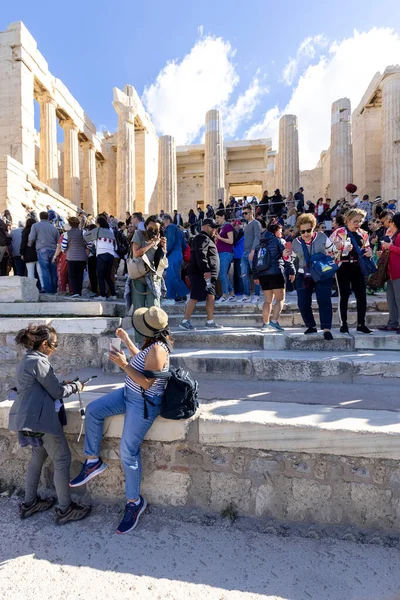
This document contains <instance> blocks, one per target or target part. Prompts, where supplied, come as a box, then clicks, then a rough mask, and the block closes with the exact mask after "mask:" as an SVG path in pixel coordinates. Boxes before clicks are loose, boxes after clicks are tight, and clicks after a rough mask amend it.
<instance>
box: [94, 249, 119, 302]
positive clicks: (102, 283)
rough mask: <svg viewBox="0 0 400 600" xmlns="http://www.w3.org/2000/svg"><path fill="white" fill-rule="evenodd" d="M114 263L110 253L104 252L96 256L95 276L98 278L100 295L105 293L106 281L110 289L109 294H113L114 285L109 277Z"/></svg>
mask: <svg viewBox="0 0 400 600" xmlns="http://www.w3.org/2000/svg"><path fill="white" fill-rule="evenodd" d="M113 264H114V257H113V255H112V254H109V253H108V252H106V253H105V254H99V255H98V256H97V277H98V280H99V290H100V296H105V295H106V283H107V285H108V288H109V290H110V296H115V285H114V282H113V280H112V277H111V272H112V268H113Z"/></svg>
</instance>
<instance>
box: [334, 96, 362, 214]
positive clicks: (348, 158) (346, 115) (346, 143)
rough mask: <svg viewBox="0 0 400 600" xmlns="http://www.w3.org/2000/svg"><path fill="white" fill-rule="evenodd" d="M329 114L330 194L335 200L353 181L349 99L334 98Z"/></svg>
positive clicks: (344, 193)
mask: <svg viewBox="0 0 400 600" xmlns="http://www.w3.org/2000/svg"><path fill="white" fill-rule="evenodd" d="M331 115H332V116H331V151H330V159H331V164H330V180H331V181H330V195H331V198H332V201H333V202H336V201H337V200H339V198H344V197H345V195H346V189H345V188H346V185H347V184H348V183H353V148H352V145H351V104H350V100H349V99H348V98H340V100H336V102H334V103H333V104H332V113H331ZM354 183H356V184H357V182H354Z"/></svg>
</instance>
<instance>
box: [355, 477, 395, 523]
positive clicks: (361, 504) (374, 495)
mask: <svg viewBox="0 0 400 600" xmlns="http://www.w3.org/2000/svg"><path fill="white" fill-rule="evenodd" d="M350 485H351V500H352V504H353V506H354V510H355V511H356V512H357V513H358V515H357V521H355V519H352V522H356V523H357V525H361V526H364V527H374V528H375V527H377V528H381V527H388V526H389V525H390V524H391V523H390V518H389V514H390V513H391V509H390V504H391V499H392V492H391V491H390V490H383V489H380V488H378V487H375V486H373V485H369V484H364V483H352V484H350Z"/></svg>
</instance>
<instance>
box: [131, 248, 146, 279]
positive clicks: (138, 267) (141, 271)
mask: <svg viewBox="0 0 400 600" xmlns="http://www.w3.org/2000/svg"><path fill="white" fill-rule="evenodd" d="M145 256H146V255H145V254H144V255H143V256H141V257H139V258H133V257H130V258H128V260H127V261H126V268H127V271H128V276H129V278H130V279H133V280H135V279H140V278H141V277H144V276H145V275H146V274H147V273H148V272H149V270H150V267H149V265H148V264H147V263H146V262H145V261H144V257H145ZM146 258H147V256H146ZM147 260H149V259H148V258H147Z"/></svg>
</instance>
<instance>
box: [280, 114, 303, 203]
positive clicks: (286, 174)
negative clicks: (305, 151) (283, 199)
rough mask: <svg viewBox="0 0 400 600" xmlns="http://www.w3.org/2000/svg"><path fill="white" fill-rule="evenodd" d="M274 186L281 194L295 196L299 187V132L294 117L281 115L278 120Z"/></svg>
mask: <svg viewBox="0 0 400 600" xmlns="http://www.w3.org/2000/svg"><path fill="white" fill-rule="evenodd" d="M277 171H278V172H277V175H278V176H277V177H276V178H275V185H276V186H277V187H278V188H279V189H280V191H281V194H282V195H285V196H287V195H288V194H289V192H293V194H295V193H296V192H297V190H298V189H299V185H300V168H299V132H298V123H297V117H296V115H283V117H281V118H280V120H279V154H278V169H277Z"/></svg>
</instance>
